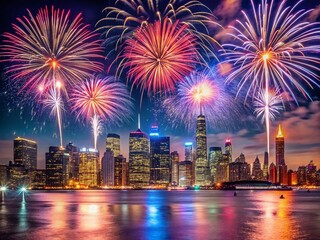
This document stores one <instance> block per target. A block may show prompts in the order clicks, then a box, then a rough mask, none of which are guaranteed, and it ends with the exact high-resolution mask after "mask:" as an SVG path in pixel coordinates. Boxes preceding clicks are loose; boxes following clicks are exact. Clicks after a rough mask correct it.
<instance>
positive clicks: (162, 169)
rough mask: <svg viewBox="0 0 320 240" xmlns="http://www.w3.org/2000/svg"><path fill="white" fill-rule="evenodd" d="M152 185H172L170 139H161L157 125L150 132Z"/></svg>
mask: <svg viewBox="0 0 320 240" xmlns="http://www.w3.org/2000/svg"><path fill="white" fill-rule="evenodd" d="M150 158H151V166H150V183H152V184H160V185H163V184H165V185H168V184H169V183H170V137H160V136H159V129H158V126H157V125H153V126H152V127H151V132H150Z"/></svg>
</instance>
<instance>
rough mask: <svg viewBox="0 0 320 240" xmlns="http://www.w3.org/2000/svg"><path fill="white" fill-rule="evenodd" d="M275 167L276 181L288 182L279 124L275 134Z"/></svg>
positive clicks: (282, 137)
mask: <svg viewBox="0 0 320 240" xmlns="http://www.w3.org/2000/svg"><path fill="white" fill-rule="evenodd" d="M276 167H277V182H279V183H280V184H285V185H287V184H288V176H287V175H288V170H287V165H286V163H285V160H284V136H283V133H282V130H281V127H280V125H279V128H278V134H277V136H276Z"/></svg>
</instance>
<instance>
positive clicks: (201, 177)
mask: <svg viewBox="0 0 320 240" xmlns="http://www.w3.org/2000/svg"><path fill="white" fill-rule="evenodd" d="M196 145H197V152H196V163H195V184H196V185H200V186H205V185H210V177H209V163H208V156H207V131H206V119H205V116H204V115H199V116H198V118H197V129H196Z"/></svg>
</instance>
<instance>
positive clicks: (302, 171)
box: [297, 166, 307, 186]
mask: <svg viewBox="0 0 320 240" xmlns="http://www.w3.org/2000/svg"><path fill="white" fill-rule="evenodd" d="M297 175H298V185H300V186H304V185H306V184H307V167H305V166H300V167H298V173H297Z"/></svg>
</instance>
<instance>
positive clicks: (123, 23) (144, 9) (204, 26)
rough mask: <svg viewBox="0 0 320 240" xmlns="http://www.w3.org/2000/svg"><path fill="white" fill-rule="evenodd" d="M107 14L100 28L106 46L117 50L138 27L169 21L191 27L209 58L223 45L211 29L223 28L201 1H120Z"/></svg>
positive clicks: (106, 9) (107, 10)
mask: <svg viewBox="0 0 320 240" xmlns="http://www.w3.org/2000/svg"><path fill="white" fill-rule="evenodd" d="M104 11H105V12H106V17H105V18H103V19H101V20H100V21H99V22H98V25H100V24H101V25H102V26H101V27H99V29H100V30H103V31H104V33H105V36H106V39H107V41H106V43H107V44H109V45H111V44H112V45H115V50H117V48H118V47H119V45H121V44H122V43H124V42H125V41H126V39H128V38H131V37H132V35H133V32H135V31H136V30H137V29H138V28H140V27H145V26H148V25H149V24H152V23H154V22H156V21H162V20H163V19H165V18H167V19H169V21H170V22H171V23H175V22H176V21H179V23H180V25H186V26H188V31H190V33H192V34H193V35H194V36H195V37H196V38H197V40H199V41H198V42H201V43H202V44H201V45H199V47H201V49H203V50H204V52H205V53H207V54H208V55H210V56H215V54H214V52H213V51H212V47H211V46H212V44H214V45H219V44H218V43H217V42H216V41H215V40H214V39H213V38H211V37H210V34H209V31H208V26H210V27H212V26H213V25H216V26H219V25H218V24H217V22H216V21H215V17H214V16H213V14H212V12H211V10H210V9H209V8H208V7H207V6H206V5H204V4H203V3H201V2H200V1H197V0H192V1H186V0H183V1H176V0H161V1H160V0H132V1H127V0H118V1H116V4H115V6H112V7H106V8H105V9H104ZM219 27H220V26H219Z"/></svg>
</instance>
